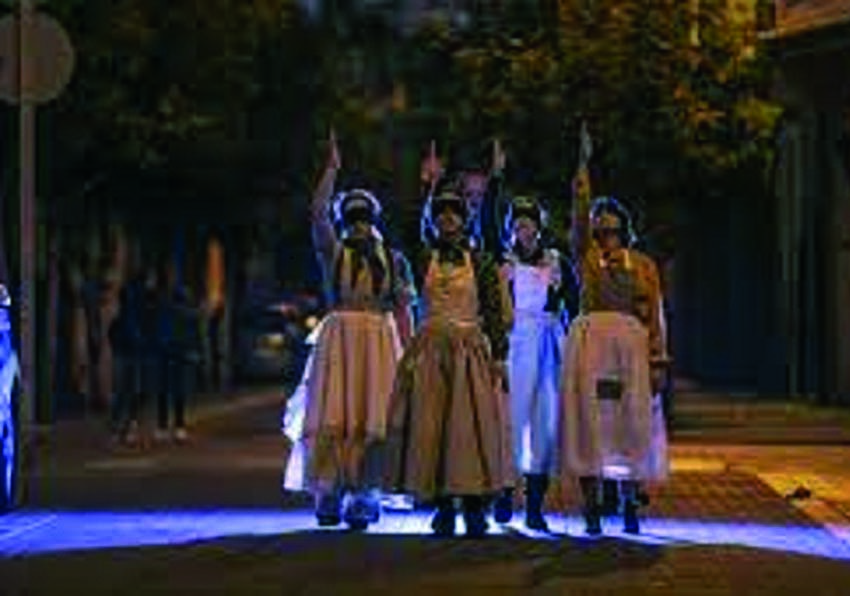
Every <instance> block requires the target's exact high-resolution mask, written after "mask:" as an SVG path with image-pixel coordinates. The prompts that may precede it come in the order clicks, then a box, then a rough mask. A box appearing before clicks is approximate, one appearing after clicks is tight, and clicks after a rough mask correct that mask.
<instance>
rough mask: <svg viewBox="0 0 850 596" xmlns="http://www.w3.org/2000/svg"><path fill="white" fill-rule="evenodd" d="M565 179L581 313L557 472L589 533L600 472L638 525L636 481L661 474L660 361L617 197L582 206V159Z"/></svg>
mask: <svg viewBox="0 0 850 596" xmlns="http://www.w3.org/2000/svg"><path fill="white" fill-rule="evenodd" d="M574 185H575V188H574V192H575V196H574V203H573V226H574V228H573V243H574V250H575V257H576V264H577V266H578V274H579V280H580V283H581V307H580V313H581V314H580V316H579V317H578V318H577V319H576V320H574V321H573V322H572V324H571V325H570V330H569V335H568V338H567V341H566V347H565V350H564V368H563V383H562V388H561V391H562V412H561V417H560V431H561V433H562V435H561V441H560V445H561V453H560V456H561V457H560V466H561V474H562V479H563V480H568V479H571V478H572V479H575V478H578V479H579V482H580V485H581V488H582V492H583V494H584V500H585V508H584V514H585V521H586V524H587V527H586V530H587V533H588V534H591V535H596V534H599V533H601V531H602V527H601V509H600V483H601V481H602V479H603V478H609V479H615V480H619V481H620V493H621V495H622V496H623V517H624V526H625V527H624V529H625V531H626V532H630V533H638V532H639V523H638V516H637V511H638V504H639V499H638V497H639V494H640V483H643V482H663V481H664V480H665V479H666V476H667V459H666V435H664V434H663V422H662V420H663V413H662V411H661V407H660V399H658V397H657V393H658V391H657V388H658V386H660V384H661V381H662V379H663V367H664V366H666V363H667V361H668V359H667V353H666V341H665V326H664V320H663V310H662V308H661V289H660V284H659V278H658V270H657V268H656V266H655V263H654V262H653V261H652V259H651V258H649V257H648V256H647V255H645V254H643V253H641V252H639V251H637V250H635V249H633V248H631V245H632V242H633V233H632V231H631V224H630V222H629V216H628V213H627V212H626V211H625V209H624V208H623V207H622V206H621V205H619V203H617V202H616V201H614V200H611V199H602V200H599V201H597V202H596V203H595V204H594V205H593V208H591V200H590V182H589V176H588V174H587V170H586V169H585V168H582V169H580V171H579V174H578V175H577V177H576V180H575V183H574ZM654 395H656V397H653V396H654ZM659 427H660V429H661V434H659Z"/></svg>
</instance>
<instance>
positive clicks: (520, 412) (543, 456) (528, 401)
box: [495, 197, 578, 531]
mask: <svg viewBox="0 0 850 596" xmlns="http://www.w3.org/2000/svg"><path fill="white" fill-rule="evenodd" d="M544 225H545V212H544V210H543V209H542V207H541V206H540V204H539V202H538V201H537V199H535V198H533V197H517V198H515V199H514V200H513V202H512V204H511V205H510V207H509V211H508V214H507V218H506V225H505V228H506V229H507V230H508V231H509V233H510V239H509V242H508V246H509V252H508V254H507V255H506V257H505V264H504V265H503V266H502V270H503V275H504V278H505V279H506V280H507V282H508V285H509V288H510V294H511V297H512V298H513V313H514V317H513V329H512V331H511V334H510V349H509V356H508V379H509V383H508V386H509V388H510V396H511V415H512V416H511V421H512V427H513V453H514V461H515V464H516V466H517V468H518V472H519V473H520V474H522V475H523V477H524V480H525V523H526V525H527V526H528V527H529V528H531V529H533V530H540V531H547V530H548V525H547V523H546V519H545V518H544V516H543V513H542V506H543V501H544V499H545V496H546V492H547V490H548V488H549V478H550V475H551V474H552V473H553V472H554V471H555V470H554V454H555V448H556V445H555V443H556V435H557V411H558V398H559V392H558V385H559V383H560V374H561V348H562V342H563V338H564V335H565V333H564V330H565V326H566V325H567V324H568V323H569V313H568V312H567V305H568V304H573V303H574V302H575V301H576V300H577V296H576V293H577V290H578V288H577V285H576V284H575V280H574V277H573V274H572V269H571V267H570V266H569V263H567V262H566V260H565V259H563V257H562V255H561V254H560V253H559V252H558V250H556V249H554V248H546V247H544V245H543V240H542V239H541V232H542V230H543V227H544ZM512 492H513V491H507V492H506V494H505V495H503V496H502V497H501V498H500V499H499V500H498V501H497V502H496V506H495V518H496V521H497V522H500V523H506V522H508V521H510V518H511V516H512V508H513V494H512Z"/></svg>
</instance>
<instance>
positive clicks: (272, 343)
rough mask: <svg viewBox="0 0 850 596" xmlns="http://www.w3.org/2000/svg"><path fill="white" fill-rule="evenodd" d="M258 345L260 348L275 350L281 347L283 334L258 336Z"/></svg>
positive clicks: (283, 340)
mask: <svg viewBox="0 0 850 596" xmlns="http://www.w3.org/2000/svg"><path fill="white" fill-rule="evenodd" d="M258 343H259V345H260V348H266V349H271V350H276V349H279V348H282V347H283V345H284V343H285V339H284V337H283V333H268V334H266V335H262V336H260V339H259V341H258Z"/></svg>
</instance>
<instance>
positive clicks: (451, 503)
mask: <svg viewBox="0 0 850 596" xmlns="http://www.w3.org/2000/svg"><path fill="white" fill-rule="evenodd" d="M466 212H467V210H466V206H465V204H464V201H463V199H462V197H461V196H460V195H459V193H458V192H457V191H456V189H455V187H454V185H450V184H449V185H445V186H444V188H443V189H442V191H439V190H438V192H437V193H435V197H434V198H433V199H429V201H428V203H426V209H425V215H424V217H425V219H426V221H428V222H430V225H431V227H432V228H433V231H434V236H433V237H434V238H435V239H436V240H435V242H433V244H431V245H430V246H428V247H427V248H426V249H425V250H424V251H423V254H422V257H421V258H420V259H419V263H418V265H419V266H418V267H415V269H414V276H415V277H416V278H417V281H418V284H419V286H420V288H421V291H420V296H421V300H422V304H421V308H422V322H421V324H420V326H419V329H418V332H417V334H416V336H414V338H413V341H412V343H411V345H410V347H409V348H408V349H407V350H406V351H405V355H404V357H403V359H402V361H401V363H400V365H399V371H398V375H397V379H396V388H395V392H394V394H393V403H392V409H391V415H390V419H391V423H390V424H391V426H390V437H391V441H390V446H391V452H390V453H389V455H388V457H389V462H390V467H389V478H388V485H389V486H388V488H389V489H390V490H395V491H400V492H406V493H410V494H413V495H415V496H416V497H417V499H418V500H419V501H420V502H426V503H427V502H432V503H434V504H435V505H436V509H437V511H436V515H435V516H434V518H433V520H432V524H431V526H432V529H433V530H434V532H435V533H436V534H437V535H442V536H447V535H452V534H454V533H455V522H456V509H455V499H456V498H459V499H460V501H461V503H462V513H463V518H464V522H465V526H466V533H467V535H471V536H481V535H483V534H485V533H486V532H487V529H488V523H487V520H486V515H485V514H486V511H487V505H488V501H489V500H490V498H491V497H493V496H494V495H496V494H498V493H500V492H501V491H502V490H504V489H505V488H506V487H508V486H510V485H512V484H513V482H514V475H513V461H512V457H511V437H510V425H509V408H508V404H507V399H506V396H505V393H504V390H503V386H502V385H503V382H504V360H505V358H506V356H507V348H508V345H507V328H506V327H507V325H508V324H509V322H510V317H509V313H508V312H506V309H508V308H509V300H508V298H507V292H506V288H505V287H504V283H503V281H502V278H501V276H500V274H499V271H498V268H497V266H496V264H495V261H494V260H493V259H492V258H490V257H488V256H487V255H486V254H483V253H480V252H477V251H474V250H473V249H472V248H471V247H470V239H469V236H468V234H467V233H465V232H464V227H465V226H464V224H465V219H466Z"/></svg>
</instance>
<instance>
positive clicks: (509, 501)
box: [493, 488, 514, 524]
mask: <svg viewBox="0 0 850 596" xmlns="http://www.w3.org/2000/svg"><path fill="white" fill-rule="evenodd" d="M513 515H514V489H512V488H506V489H505V490H504V491H502V494H501V495H499V498H497V499H496V503H495V504H494V505H493V519H495V520H496V523H498V524H506V523H508V522H509V521H511V518H512V517H513Z"/></svg>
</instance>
